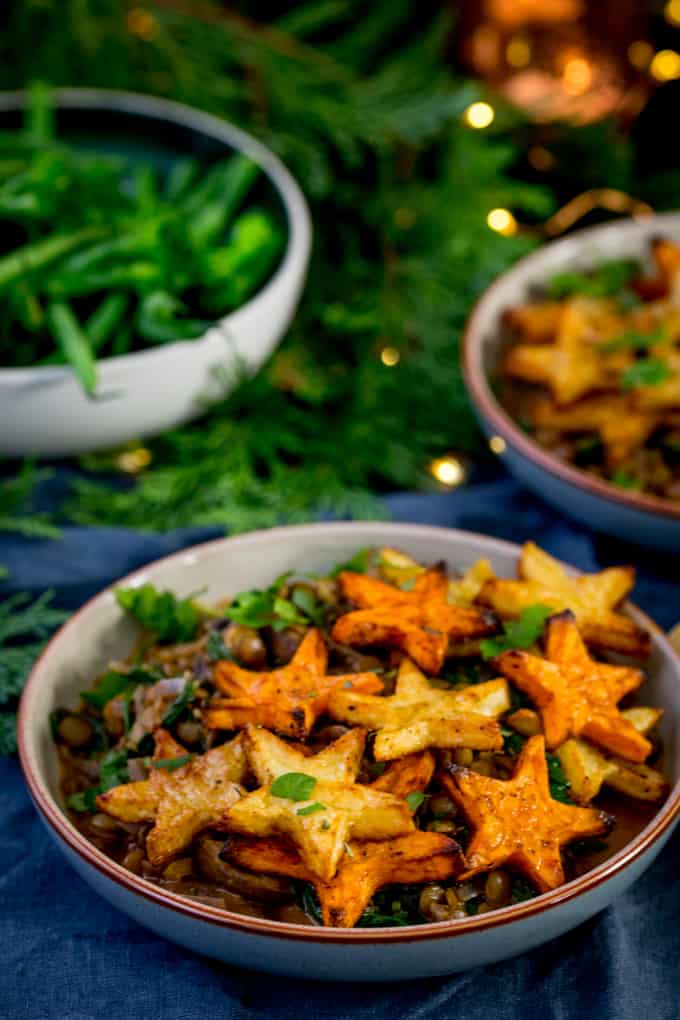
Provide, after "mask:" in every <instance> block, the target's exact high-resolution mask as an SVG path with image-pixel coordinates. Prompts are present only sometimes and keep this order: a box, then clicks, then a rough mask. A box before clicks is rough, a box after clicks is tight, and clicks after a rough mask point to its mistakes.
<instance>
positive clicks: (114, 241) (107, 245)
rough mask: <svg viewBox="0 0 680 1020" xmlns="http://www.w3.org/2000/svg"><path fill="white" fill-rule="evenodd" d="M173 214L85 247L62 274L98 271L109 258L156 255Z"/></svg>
mask: <svg viewBox="0 0 680 1020" xmlns="http://www.w3.org/2000/svg"><path fill="white" fill-rule="evenodd" d="M171 215H172V214H171V213H163V214H162V215H160V216H156V217H154V218H153V219H151V220H144V221H142V222H140V223H138V224H135V225H134V227H133V228H132V229H130V230H129V231H128V232H126V233H124V234H120V235H119V236H118V237H113V238H107V240H106V241H101V242H100V243H98V244H93V245H91V246H90V247H88V248H84V249H83V250H82V251H79V252H77V253H76V254H75V255H72V256H71V257H70V258H68V259H66V260H65V261H64V263H63V265H62V270H63V272H64V273H66V274H69V275H70V274H73V275H75V274H77V273H89V272H92V271H95V272H96V271H97V270H99V269H100V268H101V263H102V262H106V261H107V259H126V258H133V257H135V256H137V255H149V256H151V255H153V254H154V253H155V250H156V249H157V248H158V246H159V244H160V238H161V229H162V227H163V226H164V225H165V223H167V221H168V219H169V218H170V216H171Z"/></svg>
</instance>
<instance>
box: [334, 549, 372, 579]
mask: <svg viewBox="0 0 680 1020" xmlns="http://www.w3.org/2000/svg"><path fill="white" fill-rule="evenodd" d="M375 555H376V552H375V549H370V548H368V549H360V550H359V552H356V553H355V554H354V556H352V557H351V559H349V560H346V561H345V562H344V563H338V564H337V566H335V567H333V569H332V570H331V572H330V575H329V576H330V577H337V576H338V575H339V574H342V573H343V572H345V571H347V572H349V573H354V574H365V573H366V571H367V570H368V569H369V567H370V566H371V561H372V560H373V559H374V558H375Z"/></svg>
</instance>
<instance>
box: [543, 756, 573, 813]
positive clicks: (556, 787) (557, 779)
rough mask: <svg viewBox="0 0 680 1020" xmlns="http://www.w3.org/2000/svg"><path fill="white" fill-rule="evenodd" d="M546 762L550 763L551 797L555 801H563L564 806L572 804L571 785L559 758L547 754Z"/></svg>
mask: <svg viewBox="0 0 680 1020" xmlns="http://www.w3.org/2000/svg"><path fill="white" fill-rule="evenodd" d="M545 760H546V761H547V763H548V779H549V780H550V796H551V797H552V798H553V800H561V801H562V802H563V803H564V804H572V803H573V801H572V799H571V797H570V795H569V790H570V789H571V783H570V782H569V780H568V779H567V777H566V776H565V774H564V771H563V769H562V765H561V763H560V760H559V758H556V757H555V755H554V754H546V756H545Z"/></svg>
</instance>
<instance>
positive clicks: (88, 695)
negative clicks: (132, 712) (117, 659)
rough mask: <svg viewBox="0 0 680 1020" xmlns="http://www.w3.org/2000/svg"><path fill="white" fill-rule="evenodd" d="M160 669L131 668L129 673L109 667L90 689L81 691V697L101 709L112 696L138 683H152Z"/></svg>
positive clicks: (158, 675) (126, 690) (160, 674)
mask: <svg viewBox="0 0 680 1020" xmlns="http://www.w3.org/2000/svg"><path fill="white" fill-rule="evenodd" d="M162 675H163V674H162V673H161V672H160V670H154V669H140V668H138V667H137V668H135V669H131V670H130V672H129V673H119V672H117V671H116V670H113V669H110V670H109V671H108V672H107V673H105V674H104V676H103V677H102V678H101V680H100V681H99V683H98V684H97V686H96V687H94V688H93V689H92V690H91V691H81V694H80V696H81V698H82V699H83V701H86V702H87V703H88V705H94V707H95V708H99V709H102V708H103V707H104V705H106V704H107V702H109V701H111V699H112V698H116V697H118V696H119V695H121V694H124V693H126V692H128V691H129V690H130V689H131V688H132V690H134V689H135V688H136V687H138V686H139V684H154V683H156V682H157V681H158V680H160V679H161V678H162Z"/></svg>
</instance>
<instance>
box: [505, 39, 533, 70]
mask: <svg viewBox="0 0 680 1020" xmlns="http://www.w3.org/2000/svg"><path fill="white" fill-rule="evenodd" d="M505 59H506V60H507V62H508V63H509V64H510V67H518V68H519V67H527V66H528V65H529V64H530V63H531V43H530V42H529V40H528V39H527V38H525V36H523V35H515V36H513V37H512V39H510V41H509V42H508V45H507V46H506V47H505Z"/></svg>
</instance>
